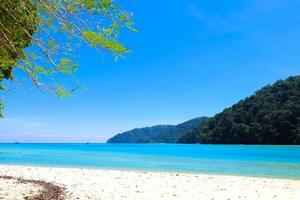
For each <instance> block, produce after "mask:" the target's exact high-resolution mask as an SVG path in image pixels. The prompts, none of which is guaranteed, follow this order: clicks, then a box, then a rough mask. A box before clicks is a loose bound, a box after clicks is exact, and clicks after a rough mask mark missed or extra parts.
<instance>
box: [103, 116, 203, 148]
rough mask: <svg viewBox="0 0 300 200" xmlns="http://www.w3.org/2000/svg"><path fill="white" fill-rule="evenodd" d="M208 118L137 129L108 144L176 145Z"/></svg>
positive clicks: (115, 137)
mask: <svg viewBox="0 0 300 200" xmlns="http://www.w3.org/2000/svg"><path fill="white" fill-rule="evenodd" d="M206 119H207V118H206V117H199V118H195V119H192V120H189V121H186V122H184V123H181V124H178V125H157V126H152V127H146V128H136V129H133V130H130V131H127V132H124V133H120V134H117V135H116V136H114V137H112V138H110V139H109V140H108V141H107V143H175V142H176V141H177V140H178V138H180V137H181V136H183V134H185V133H186V132H187V131H188V130H190V129H192V128H195V127H199V126H201V124H202V122H203V121H205V120H206Z"/></svg>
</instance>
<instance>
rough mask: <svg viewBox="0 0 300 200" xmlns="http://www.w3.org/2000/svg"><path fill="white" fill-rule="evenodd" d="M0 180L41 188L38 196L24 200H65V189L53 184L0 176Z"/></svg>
mask: <svg viewBox="0 0 300 200" xmlns="http://www.w3.org/2000/svg"><path fill="white" fill-rule="evenodd" d="M0 179H10V180H16V181H18V182H19V183H23V184H26V183H31V184H35V185H38V186H41V187H42V188H43V189H42V190H41V191H39V193H38V194H35V195H33V196H28V197H25V200H64V199H65V188H64V187H59V186H57V185H55V184H53V183H49V182H46V181H40V180H29V179H22V178H16V177H12V176H0Z"/></svg>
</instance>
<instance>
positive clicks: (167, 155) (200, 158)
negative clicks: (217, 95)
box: [0, 144, 300, 179]
mask: <svg viewBox="0 0 300 200" xmlns="http://www.w3.org/2000/svg"><path fill="white" fill-rule="evenodd" d="M0 164H18V165H19V164H20V165H34V166H57V167H84V168H105V169H134V170H151V171H168V172H193V173H195V172H196V173H198V172H199V173H213V174H232V175H246V176H262V177H273V178H292V179H300V146H260V145H256V146H254V145H253V146H252V145H251V146H245V145H181V144H89V145H87V144H0Z"/></svg>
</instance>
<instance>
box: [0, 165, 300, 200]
mask: <svg viewBox="0 0 300 200" xmlns="http://www.w3.org/2000/svg"><path fill="white" fill-rule="evenodd" d="M0 176H12V177H15V178H22V179H26V180H38V181H45V182H47V183H52V184H54V185H57V186H59V187H63V188H65V190H66V199H67V200H69V199H70V200H73V199H104V200H106V199H107V200H109V199H115V200H119V199H128V200H130V199H141V200H148V199H151V200H152V199H153V200H154V199H171V200H172V199H174V200H178V199H183V200H185V199H189V200H196V199H197V200H198V199H210V200H211V199H214V200H217V199H220V200H221V199H222V200H223V199H249V200H250V199H288V200H294V199H295V200H296V199H297V198H298V197H299V196H300V180H289V179H275V178H261V177H246V176H235V175H216V174H199V173H193V174H191V173H176V172H151V171H132V170H130V171H129V170H115V169H89V168H60V167H35V166H24V165H2V164H1V165H0ZM9 186H10V187H11V184H10V185H8V184H1V186H0V189H1V190H2V191H3V190H4V191H5V190H6V191H9V190H10V189H11V188H10V187H9ZM28 187H32V186H30V185H28ZM25 189H26V188H25ZM27 189H28V188H27ZM20 192H21V191H20ZM0 199H1V193H0Z"/></svg>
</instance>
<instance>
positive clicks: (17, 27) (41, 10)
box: [0, 0, 135, 96]
mask: <svg viewBox="0 0 300 200" xmlns="http://www.w3.org/2000/svg"><path fill="white" fill-rule="evenodd" d="M133 25H134V24H133V21H132V14H131V13H128V12H126V11H125V10H124V9H123V8H122V7H121V6H119V5H117V4H115V3H114V1H113V0H2V1H1V4H0V82H1V83H3V80H4V79H8V80H12V79H13V69H14V68H16V69H21V70H22V71H24V72H25V74H26V75H27V76H28V77H29V78H30V80H31V81H32V83H34V84H35V85H36V86H37V87H42V88H44V89H46V90H48V91H50V92H53V93H55V94H57V95H62V96H68V94H66V93H67V91H68V90H67V89H66V88H63V86H62V85H61V84H59V83H58V81H57V79H55V78H54V77H55V76H58V75H60V74H68V75H69V74H73V73H74V72H76V70H77V65H76V63H74V62H73V61H72V60H74V58H75V57H74V54H75V53H74V50H75V49H76V48H78V47H79V46H80V45H81V44H83V43H87V44H88V45H90V46H91V47H92V48H95V49H97V50H106V51H108V52H111V53H112V54H113V56H115V58H118V57H119V56H122V54H125V53H129V49H128V48H127V47H125V46H123V45H122V44H121V43H120V42H119V41H118V38H119V33H120V31H121V29H122V28H127V29H129V30H130V31H135V29H134V28H133ZM29 45H32V47H31V48H26V47H28V46H29ZM24 48H26V49H24ZM1 88H2V89H4V86H3V85H2V86H1Z"/></svg>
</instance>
